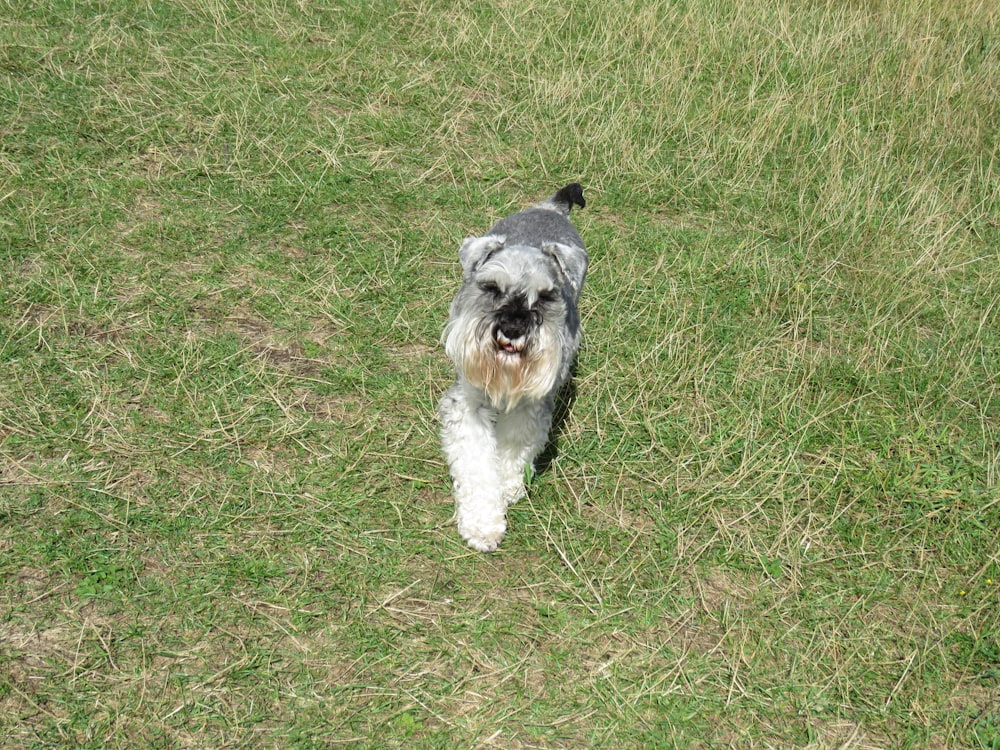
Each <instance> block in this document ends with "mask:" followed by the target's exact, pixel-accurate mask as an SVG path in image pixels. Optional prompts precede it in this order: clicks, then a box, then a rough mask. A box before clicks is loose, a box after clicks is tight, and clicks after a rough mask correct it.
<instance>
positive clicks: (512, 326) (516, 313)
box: [497, 308, 531, 340]
mask: <svg viewBox="0 0 1000 750" xmlns="http://www.w3.org/2000/svg"><path fill="white" fill-rule="evenodd" d="M497 323H498V325H499V326H500V331H501V332H502V333H503V335H504V336H506V337H507V338H509V339H511V340H514V339H519V338H521V337H522V336H523V335H524V334H526V333H527V332H528V329H529V328H530V327H531V311H530V310H525V309H523V308H511V309H505V310H501V311H500V316H499V318H498V320H497Z"/></svg>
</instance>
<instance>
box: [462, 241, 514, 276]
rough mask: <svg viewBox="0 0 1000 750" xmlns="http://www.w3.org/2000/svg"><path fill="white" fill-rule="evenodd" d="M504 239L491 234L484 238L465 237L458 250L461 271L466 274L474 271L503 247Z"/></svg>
mask: <svg viewBox="0 0 1000 750" xmlns="http://www.w3.org/2000/svg"><path fill="white" fill-rule="evenodd" d="M505 239H506V238H505V237H501V236H498V235H491V234H488V235H486V236H485V237H466V238H465V241H464V242H462V246H461V247H460V248H459V249H458V260H459V261H460V262H461V264H462V270H463V271H465V272H466V273H472V272H473V271H475V270H476V269H477V268H478V267H479V266H480V265H482V264H483V263H484V262H486V260H487V259H488V258H489V257H490V255H492V254H493V253H495V252H496V251H497V250H499V249H500V248H501V247H503V243H504V240H505Z"/></svg>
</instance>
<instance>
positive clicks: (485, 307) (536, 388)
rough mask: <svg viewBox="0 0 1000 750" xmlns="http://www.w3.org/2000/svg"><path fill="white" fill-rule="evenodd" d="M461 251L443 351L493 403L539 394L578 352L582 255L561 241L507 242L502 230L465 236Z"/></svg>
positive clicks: (511, 402)
mask: <svg viewBox="0 0 1000 750" xmlns="http://www.w3.org/2000/svg"><path fill="white" fill-rule="evenodd" d="M459 258H460V260H461V262H462V268H463V271H464V276H463V283H462V287H461V289H460V290H459V292H458V294H457V295H456V297H455V300H454V301H453V302H452V306H451V318H450V320H449V322H448V326H447V328H446V329H445V335H444V338H445V349H446V351H447V353H448V356H449V357H451V359H452V360H453V361H454V362H455V364H456V366H457V367H458V368H459V370H460V371H461V373H462V375H463V376H464V377H465V379H466V380H467V381H468V382H469V383H471V384H472V385H474V386H476V387H477V388H481V389H482V390H483V391H484V392H485V393H486V394H487V395H488V397H489V399H490V401H491V402H492V404H493V405H494V406H495V407H496V408H499V409H510V408H513V406H515V405H516V404H517V402H518V401H519V400H520V399H522V398H525V397H528V398H541V397H543V396H544V395H546V394H547V393H549V392H550V391H551V390H552V388H553V387H554V385H555V383H556V382H557V380H558V379H559V377H560V374H561V373H562V372H563V371H564V368H565V367H566V366H568V365H567V359H568V358H571V357H572V356H573V354H574V353H575V347H576V342H577V340H578V336H579V333H578V330H579V322H578V320H577V313H576V302H577V298H578V296H579V291H580V287H581V286H582V285H583V277H584V274H585V273H586V255H585V254H583V253H582V250H580V251H577V249H576V248H572V247H570V246H567V245H562V244H560V243H543V245H542V247H541V248H540V249H539V248H533V247H528V246H523V245H515V246H512V247H506V246H505V245H504V238H503V237H496V236H491V235H487V236H485V237H470V238H468V239H467V240H466V241H465V242H464V243H463V245H462V248H461V250H460V251H459Z"/></svg>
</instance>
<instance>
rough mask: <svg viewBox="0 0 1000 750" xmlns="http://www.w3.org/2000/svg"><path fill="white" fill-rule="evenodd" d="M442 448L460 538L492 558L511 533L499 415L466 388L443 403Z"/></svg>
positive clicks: (450, 394) (454, 391) (455, 389)
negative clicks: (498, 435) (499, 450)
mask: <svg viewBox="0 0 1000 750" xmlns="http://www.w3.org/2000/svg"><path fill="white" fill-rule="evenodd" d="M439 411H440V415H441V425H442V428H441V442H442V445H443V446H444V453H445V457H446V458H447V459H448V468H449V469H450V471H451V476H452V479H453V480H454V494H455V520H456V523H457V525H458V533H459V535H460V536H461V537H462V538H463V539H464V540H465V541H466V542H468V543H469V546H470V547H472V548H473V549H475V550H478V551H480V552H493V551H494V550H495V549H496V548H497V545H499V544H500V541H501V540H502V539H503V535H504V532H505V531H506V530H507V519H506V512H505V511H506V503H505V502H504V498H503V491H502V487H501V486H500V477H499V471H498V468H499V467H498V459H497V440H496V434H495V424H496V412H495V411H494V410H493V409H491V408H489V407H488V406H484V405H482V403H480V402H477V401H476V400H475V399H470V398H469V394H468V393H467V392H466V391H465V389H463V387H462V385H461V384H456V385H455V386H453V387H452V388H451V389H450V390H448V392H447V393H445V395H444V397H443V398H442V399H441V404H440V406H439Z"/></svg>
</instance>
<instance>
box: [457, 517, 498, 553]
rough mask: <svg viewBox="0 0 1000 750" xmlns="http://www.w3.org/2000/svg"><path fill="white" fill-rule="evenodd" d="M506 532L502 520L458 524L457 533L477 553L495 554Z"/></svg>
mask: <svg viewBox="0 0 1000 750" xmlns="http://www.w3.org/2000/svg"><path fill="white" fill-rule="evenodd" d="M506 531H507V523H506V521H505V520H504V519H503V518H500V519H499V520H493V521H491V522H486V523H482V522H480V523H476V524H469V523H459V524H458V533H459V535H461V537H462V538H463V539H464V540H465V541H466V543H467V544H468V545H469V546H470V547H472V549H474V550H476V551H477V552H495V551H496V548H497V547H499V546H500V542H501V541H502V540H503V536H504V533H505V532H506Z"/></svg>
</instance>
